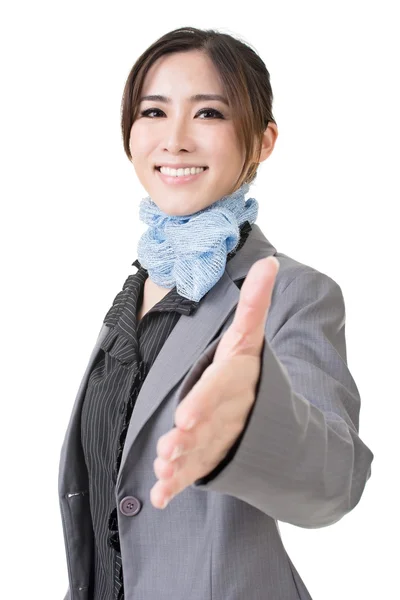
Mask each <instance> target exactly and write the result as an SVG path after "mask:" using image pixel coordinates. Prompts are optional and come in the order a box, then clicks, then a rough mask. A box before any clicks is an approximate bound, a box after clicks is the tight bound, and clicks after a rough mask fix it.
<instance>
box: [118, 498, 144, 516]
mask: <svg viewBox="0 0 400 600" xmlns="http://www.w3.org/2000/svg"><path fill="white" fill-rule="evenodd" d="M141 508H142V503H141V502H140V500H138V499H137V498H135V496H126V497H125V498H123V499H122V500H121V502H120V503H119V510H120V511H121V512H122V514H123V515H125V516H126V517H133V516H135V515H137V513H138V512H139V511H140V509H141Z"/></svg>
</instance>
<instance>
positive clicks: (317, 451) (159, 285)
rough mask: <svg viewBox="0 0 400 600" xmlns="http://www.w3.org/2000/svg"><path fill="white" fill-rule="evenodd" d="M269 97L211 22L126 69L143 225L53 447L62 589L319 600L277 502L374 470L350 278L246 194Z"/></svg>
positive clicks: (264, 154)
mask: <svg viewBox="0 0 400 600" xmlns="http://www.w3.org/2000/svg"><path fill="white" fill-rule="evenodd" d="M272 99H273V95H272V90H271V86H270V79H269V73H268V71H267V69H266V67H265V65H264V63H263V62H262V60H261V59H260V57H259V56H258V55H257V54H256V53H255V52H254V51H253V50H252V49H251V48H250V47H249V46H248V45H246V44H244V43H243V42H241V41H240V40H237V39H235V38H233V37H231V36H229V35H227V34H222V33H218V32H216V31H213V30H209V31H203V30H199V29H195V28H191V27H185V28H181V29H177V30H175V31H172V32H170V33H168V34H166V35H164V36H163V37H161V38H160V39H159V40H157V41H156V42H155V43H154V44H153V45H152V46H150V48H148V49H147V50H146V51H145V52H144V53H143V54H142V56H140V58H139V59H138V60H137V61H136V63H135V65H134V66H133V68H132V70H131V72H130V74H129V76H128V80H127V82H126V86H125V90H124V95H123V101H122V132H123V140H124V148H125V151H126V154H127V156H128V158H129V159H130V160H131V161H132V164H133V166H134V168H135V171H136V174H137V176H138V178H139V180H140V182H141V183H142V185H143V186H144V188H145V189H146V191H147V192H148V193H149V196H148V197H147V198H144V199H143V200H142V202H141V205H140V218H141V220H142V221H143V222H145V223H146V224H147V225H148V226H149V227H148V229H147V231H146V232H145V233H144V234H143V235H142V237H141V238H140V241H139V245H138V260H136V261H135V262H134V263H133V264H134V265H135V266H136V267H137V272H136V273H135V274H133V275H130V276H129V277H128V278H127V280H126V281H125V283H124V286H123V288H122V290H121V291H120V292H119V293H118V294H117V296H116V297H115V300H114V302H113V304H112V306H111V308H110V309H109V311H108V312H107V314H106V316H105V319H104V323H103V326H102V328H101V331H100V334H99V337H98V340H97V342H96V344H95V347H94V349H93V352H92V355H91V357H90V359H89V364H88V366H87V369H86V372H85V374H84V376H83V380H82V382H81V385H80V388H79V391H78V395H77V398H76V401H75V406H74V408H73V413H72V416H71V420H70V424H69V427H68V430H67V434H66V437H65V441H64V445H63V449H62V453H61V463H60V480H59V493H60V504H61V511H62V517H63V527H64V535H65V545H66V554H67V563H68V572H69V591H68V593H67V596H66V598H70V600H77V599H88V600H89V599H90V600H113V599H121V598H125V599H126V600H128V599H129V600H164V599H165V600H167V599H168V600H170V599H172V598H173V599H174V600H188V599H190V600H205V599H206V598H210V599H211V598H214V599H215V598H221V599H224V600H243V599H244V598H246V599H249V600H265V599H266V598H273V599H274V600H295V599H296V600H297V599H299V598H300V599H302V600H305V599H308V598H310V595H309V593H308V592H307V589H306V587H305V586H304V583H303V582H302V580H301V578H300V576H299V574H298V573H297V571H296V569H295V567H294V566H293V564H292V563H291V561H290V559H289V557H288V555H287V553H286V551H285V549H284V547H283V544H282V541H281V538H280V535H279V531H278V528H277V523H276V521H277V520H281V521H286V522H288V523H293V524H294V525H297V526H299V527H306V528H314V527H324V526H327V525H330V524H332V523H335V522H336V521H338V520H339V519H340V518H342V517H343V516H344V515H345V514H347V513H348V512H349V511H351V510H352V509H353V508H354V507H355V506H356V504H357V503H358V501H359V500H360V497H361V495H362V492H363V489H364V487H365V484H366V481H367V480H368V478H369V476H370V474H371V462H372V460H373V454H372V452H371V451H370V450H369V448H367V446H366V445H365V444H364V443H363V442H362V440H361V439H360V437H359V436H358V423H359V411H360V397H359V394H358V390H357V387H356V384H355V382H354V380H353V378H352V376H351V374H350V372H349V369H348V367H347V361H346V343H345V308H344V301H343V296H342V292H341V289H340V287H339V285H338V284H337V283H336V282H335V281H333V280H332V279H331V278H330V277H328V276H327V275H325V274H323V273H320V272H318V271H317V270H316V269H313V268H312V267H310V266H307V265H304V264H302V263H300V262H298V261H296V260H294V259H292V258H290V257H289V256H286V255H285V254H282V253H280V252H278V251H277V250H276V249H275V248H274V247H273V245H272V244H271V243H270V242H269V241H268V240H267V239H266V237H265V236H264V234H263V233H262V232H261V230H260V228H259V227H258V226H257V225H255V220H256V217H257V212H258V203H257V201H256V200H255V199H254V198H251V199H248V200H247V201H246V200H245V199H244V195H245V193H246V192H247V191H248V189H249V184H250V183H251V182H252V181H254V179H255V177H256V173H257V168H258V165H259V163H260V162H262V161H264V160H266V159H267V158H268V156H269V155H270V154H271V152H272V151H273V148H274V144H275V141H276V138H277V134H278V131H277V126H276V123H275V120H274V118H273V115H272ZM184 169H190V170H188V171H186V170H184ZM271 257H275V259H277V262H278V265H276V264H275V263H276V261H274V260H273V259H272V260H271ZM278 266H279V270H278V268H277V267H278ZM193 418H194V419H195V422H194V424H193V423H192V427H191V428H189V427H188V426H187V425H188V423H187V421H188V420H189V421H190V420H192V419H193ZM179 451H180V452H179ZM168 501H169V502H168Z"/></svg>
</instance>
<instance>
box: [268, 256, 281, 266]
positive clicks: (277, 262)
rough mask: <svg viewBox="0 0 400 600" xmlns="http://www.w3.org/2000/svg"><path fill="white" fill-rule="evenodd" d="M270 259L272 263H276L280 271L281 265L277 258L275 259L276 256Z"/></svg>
mask: <svg viewBox="0 0 400 600" xmlns="http://www.w3.org/2000/svg"><path fill="white" fill-rule="evenodd" d="M268 259H269V260H271V261H274V263H275V264H276V266H277V267H278V269H279V266H280V265H279V260H278V259H277V258H275V256H269V257H268Z"/></svg>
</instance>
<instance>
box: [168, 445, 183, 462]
mask: <svg viewBox="0 0 400 600" xmlns="http://www.w3.org/2000/svg"><path fill="white" fill-rule="evenodd" d="M182 453H183V446H181V445H178V446H175V448H174V449H173V451H172V454H171V456H170V457H169V460H175V459H176V458H178V456H181V454H182Z"/></svg>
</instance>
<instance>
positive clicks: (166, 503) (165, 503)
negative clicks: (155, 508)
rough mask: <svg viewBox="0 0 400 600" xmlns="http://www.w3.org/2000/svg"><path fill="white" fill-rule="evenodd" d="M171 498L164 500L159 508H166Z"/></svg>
mask: <svg viewBox="0 0 400 600" xmlns="http://www.w3.org/2000/svg"><path fill="white" fill-rule="evenodd" d="M170 499H171V498H165V500H164V503H163V505H162V506H161V508H165V507H166V506H168V502H169V501H170Z"/></svg>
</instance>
